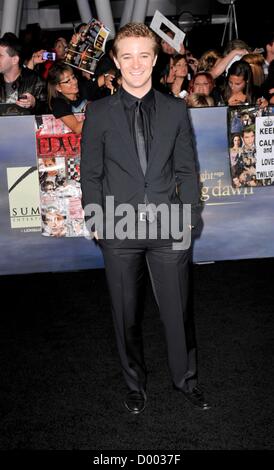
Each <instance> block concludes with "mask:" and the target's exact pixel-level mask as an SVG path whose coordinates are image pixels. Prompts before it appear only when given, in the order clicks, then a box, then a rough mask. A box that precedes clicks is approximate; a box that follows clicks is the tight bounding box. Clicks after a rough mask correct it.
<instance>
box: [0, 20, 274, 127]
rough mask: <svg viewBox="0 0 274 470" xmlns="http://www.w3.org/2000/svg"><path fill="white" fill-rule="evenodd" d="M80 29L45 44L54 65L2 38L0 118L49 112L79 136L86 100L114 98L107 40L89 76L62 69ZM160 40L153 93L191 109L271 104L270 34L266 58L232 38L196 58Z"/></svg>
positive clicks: (273, 64) (114, 72) (116, 80)
mask: <svg viewBox="0 0 274 470" xmlns="http://www.w3.org/2000/svg"><path fill="white" fill-rule="evenodd" d="M86 27H87V24H86V23H81V24H80V25H79V26H78V27H77V28H76V30H75V32H74V34H73V35H72V37H71V39H70V40H69V41H67V40H66V39H65V38H63V37H57V38H56V39H55V40H54V43H53V45H52V47H50V45H48V46H47V50H48V51H52V52H55V57H56V59H55V60H49V59H47V58H45V56H44V52H46V50H45V49H44V48H43V49H38V50H37V47H36V44H35V43H33V44H31V43H30V44H28V48H27V49H26V46H25V47H23V44H22V41H20V40H19V39H18V38H17V37H16V36H15V35H14V34H13V33H5V34H4V36H3V37H2V38H0V103H1V105H2V104H5V105H6V106H5V108H4V111H2V112H1V110H0V113H1V114H47V113H52V114H53V115H54V116H55V117H56V118H60V119H62V120H63V122H64V123H65V124H66V125H67V126H68V127H69V128H70V129H71V130H72V131H73V132H76V133H81V131H82V125H83V122H82V121H79V120H78V119H77V113H78V112H83V111H84V110H85V106H86V104H87V103H88V102H90V101H95V100H98V99H100V98H102V97H105V96H107V95H109V94H113V93H115V92H116V91H117V89H118V87H119V84H120V76H119V70H118V69H117V68H116V66H115V62H114V61H113V53H112V44H113V41H112V40H109V41H108V42H107V43H106V53H105V55H104V56H103V57H102V58H101V59H100V60H99V62H98V66H97V68H96V70H95V73H94V74H90V73H87V72H85V71H82V70H80V69H77V68H74V67H71V66H70V65H68V64H66V63H65V56H66V50H67V47H68V43H69V42H74V41H77V39H78V38H79V35H81V34H83V33H85V28H86ZM167 34H169V32H167ZM158 39H159V43H160V46H161V47H160V53H159V55H158V59H157V62H156V65H155V67H154V71H153V86H154V88H155V89H157V90H159V91H161V92H163V93H167V94H170V95H172V96H174V97H175V98H177V99H183V100H185V101H186V103H187V105H188V106H189V107H208V106H239V105H242V104H249V105H258V106H260V107H266V106H268V105H272V104H274V32H272V33H269V34H268V36H267V37H266V38H265V41H264V44H265V47H264V52H262V50H257V49H255V50H251V48H250V47H249V46H248V44H246V43H245V42H244V41H242V40H239V39H234V40H232V41H230V42H229V43H228V44H227V45H226V47H225V49H224V51H223V53H222V54H221V53H220V52H219V51H218V50H217V49H211V50H208V51H206V52H205V53H204V54H202V56H201V57H199V58H197V57H195V56H194V55H193V53H192V52H191V51H190V50H188V49H187V48H186V47H185V46H184V44H181V49H180V51H179V52H178V51H176V50H175V49H174V48H173V47H171V46H170V44H168V43H167V42H166V41H164V40H161V39H160V38H158Z"/></svg>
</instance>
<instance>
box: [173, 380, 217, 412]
mask: <svg viewBox="0 0 274 470" xmlns="http://www.w3.org/2000/svg"><path fill="white" fill-rule="evenodd" d="M174 388H175V390H178V391H179V392H181V393H182V394H183V395H184V397H185V398H186V399H187V401H189V403H191V404H192V405H193V406H195V408H199V409H200V410H209V409H210V408H211V406H210V405H209V404H208V403H207V402H206V401H205V398H204V394H203V392H202V390H201V389H200V388H199V387H195V388H194V389H193V390H192V391H191V392H185V391H183V390H181V389H180V388H178V387H176V386H175V385H174Z"/></svg>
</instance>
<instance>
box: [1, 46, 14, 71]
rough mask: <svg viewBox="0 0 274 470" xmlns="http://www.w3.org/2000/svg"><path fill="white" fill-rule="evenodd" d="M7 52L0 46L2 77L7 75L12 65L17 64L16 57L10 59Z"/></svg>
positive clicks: (5, 48)
mask: <svg viewBox="0 0 274 470" xmlns="http://www.w3.org/2000/svg"><path fill="white" fill-rule="evenodd" d="M7 50H8V48H7V47H4V46H0V73H2V74H3V75H5V74H6V73H8V72H9V71H10V70H11V69H12V67H13V66H14V64H15V63H16V62H18V58H17V56H14V57H10V56H9V54H8V52H7ZM15 59H16V60H15Z"/></svg>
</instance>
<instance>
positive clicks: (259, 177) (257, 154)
mask: <svg viewBox="0 0 274 470" xmlns="http://www.w3.org/2000/svg"><path fill="white" fill-rule="evenodd" d="M228 143H229V149H228V152H229V162H230V169H231V178H232V185H233V186H234V187H236V188H239V187H248V186H250V187H251V186H252V187H261V186H271V185H273V184H274V113H273V108H272V107H270V108H264V109H260V108H258V107H257V106H239V107H230V108H228Z"/></svg>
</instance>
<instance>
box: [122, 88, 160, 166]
mask: <svg viewBox="0 0 274 470" xmlns="http://www.w3.org/2000/svg"><path fill="white" fill-rule="evenodd" d="M120 92H121V99H122V103H123V106H124V109H125V113H126V117H127V121H128V125H129V130H130V134H131V136H132V137H133V140H134V142H135V145H136V139H135V132H134V113H135V108H136V102H137V101H141V102H142V112H143V123H144V136H145V142H146V153H147V158H149V153H150V149H151V144H152V140H153V135H154V125H155V111H156V108H155V96H154V91H153V88H151V89H150V90H149V92H148V93H147V94H146V95H145V96H143V98H141V99H140V98H136V96H133V95H131V94H130V93H128V92H127V91H126V90H124V88H122V87H121V88H120Z"/></svg>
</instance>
